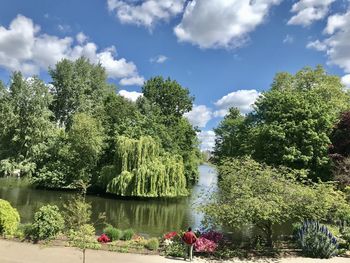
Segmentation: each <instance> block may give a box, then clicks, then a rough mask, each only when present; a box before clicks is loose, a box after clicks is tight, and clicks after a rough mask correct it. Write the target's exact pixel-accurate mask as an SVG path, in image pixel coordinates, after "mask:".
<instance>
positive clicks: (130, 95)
mask: <svg viewBox="0 0 350 263" xmlns="http://www.w3.org/2000/svg"><path fill="white" fill-rule="evenodd" d="M118 93H119V95H120V96H123V97H124V98H126V99H128V100H131V101H133V102H135V101H136V100H137V99H138V98H139V97H142V96H143V94H142V93H141V92H137V91H127V90H120V91H119V92H118Z"/></svg>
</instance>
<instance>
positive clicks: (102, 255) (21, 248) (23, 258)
mask: <svg viewBox="0 0 350 263" xmlns="http://www.w3.org/2000/svg"><path fill="white" fill-rule="evenodd" d="M0 262H1V263H47V262H49V263H65V262H67V263H82V262H83V260H82V252H81V251H79V250H78V249H75V248H70V247H43V246H39V245H32V244H29V243H19V242H14V241H7V240H0ZM124 262H127V263H147V262H150V263H169V262H172V263H176V262H184V261H183V260H176V259H167V258H164V257H161V256H146V255H137V254H120V253H115V252H107V251H97V250H88V251H87V252H86V263H124ZM193 262H194V263H205V262H207V261H205V260H202V259H196V260H194V261H193ZM210 262H211V263H216V262H220V261H210ZM234 262H235V263H319V262H321V263H323V262H324V263H350V258H332V259H329V260H321V259H308V258H283V259H259V260H250V261H248V260H238V259H237V260H233V261H227V263H234Z"/></svg>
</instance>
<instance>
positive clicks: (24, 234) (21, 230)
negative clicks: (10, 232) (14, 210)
mask: <svg viewBox="0 0 350 263" xmlns="http://www.w3.org/2000/svg"><path fill="white" fill-rule="evenodd" d="M32 236H33V225H32V224H19V225H18V228H17V232H16V234H15V237H17V238H19V239H31V238H32Z"/></svg>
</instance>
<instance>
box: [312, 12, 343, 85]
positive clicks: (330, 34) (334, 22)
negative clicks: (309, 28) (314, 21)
mask: <svg viewBox="0 0 350 263" xmlns="http://www.w3.org/2000/svg"><path fill="white" fill-rule="evenodd" d="M324 34H326V35H327V37H326V38H325V39H323V40H316V41H313V42H310V43H308V45H307V46H308V47H311V48H314V49H316V50H318V51H323V52H325V53H326V55H327V58H328V63H329V64H332V65H337V66H339V67H340V68H341V69H343V70H344V72H345V73H346V74H347V75H346V76H344V77H343V79H342V81H343V83H344V84H346V85H348V84H349V75H350V41H349V39H350V10H348V11H347V12H346V13H344V14H334V15H332V16H330V17H328V21H327V26H326V28H325V29H324Z"/></svg>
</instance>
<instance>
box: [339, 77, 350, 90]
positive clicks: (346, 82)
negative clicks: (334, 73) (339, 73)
mask: <svg viewBox="0 0 350 263" xmlns="http://www.w3.org/2000/svg"><path fill="white" fill-rule="evenodd" d="M341 82H342V83H343V84H344V85H345V86H346V87H347V88H350V74H347V75H345V76H343V77H342V78H341Z"/></svg>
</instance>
